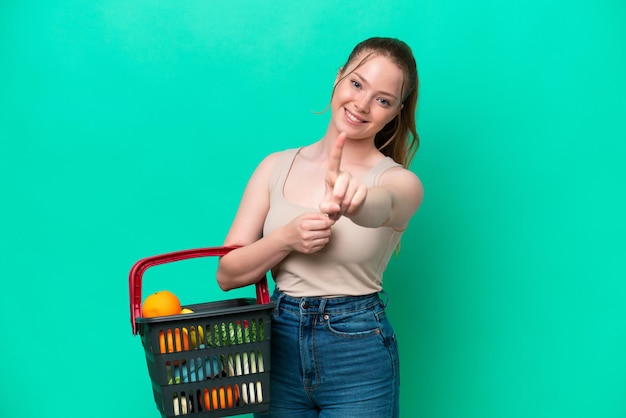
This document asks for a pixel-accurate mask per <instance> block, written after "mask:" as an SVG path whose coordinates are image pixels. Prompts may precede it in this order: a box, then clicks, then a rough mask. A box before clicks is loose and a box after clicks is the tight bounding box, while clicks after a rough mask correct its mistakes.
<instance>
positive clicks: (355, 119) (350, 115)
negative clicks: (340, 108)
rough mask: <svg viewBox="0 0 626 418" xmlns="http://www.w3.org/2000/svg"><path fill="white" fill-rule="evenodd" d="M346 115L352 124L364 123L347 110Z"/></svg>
mask: <svg viewBox="0 0 626 418" xmlns="http://www.w3.org/2000/svg"><path fill="white" fill-rule="evenodd" d="M346 115H347V116H348V119H350V120H351V121H352V122H357V123H360V122H363V121H362V120H361V119H357V118H356V116H354V115H353V114H352V113H350V111H349V110H346Z"/></svg>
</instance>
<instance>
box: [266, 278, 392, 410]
mask: <svg viewBox="0 0 626 418" xmlns="http://www.w3.org/2000/svg"><path fill="white" fill-rule="evenodd" d="M272 299H273V300H274V301H275V302H276V309H275V310H274V312H273V315H272V342H271V344H272V353H271V357H272V366H271V367H272V368H271V373H270V412H269V413H266V414H257V415H256V417H257V418H260V417H263V418H397V417H399V395H400V393H399V389H400V375H399V372H400V369H399V359H398V345H397V341H396V336H395V333H394V331H393V328H392V327H391V324H390V323H389V321H388V320H387V318H386V316H385V305H384V304H383V303H382V301H381V300H380V298H379V296H378V294H372V295H367V296H350V297H339V298H318V297H304V298H294V297H291V296H288V295H286V294H284V293H283V292H281V291H280V290H278V289H277V290H276V291H275V292H274V295H273V296H272Z"/></svg>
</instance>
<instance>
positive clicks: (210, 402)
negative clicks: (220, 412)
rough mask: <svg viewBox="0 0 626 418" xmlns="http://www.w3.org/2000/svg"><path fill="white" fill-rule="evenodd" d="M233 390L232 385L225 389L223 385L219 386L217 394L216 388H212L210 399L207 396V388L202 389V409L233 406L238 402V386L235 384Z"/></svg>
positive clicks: (208, 409)
mask: <svg viewBox="0 0 626 418" xmlns="http://www.w3.org/2000/svg"><path fill="white" fill-rule="evenodd" d="M234 387H235V390H234V391H233V387H232V386H230V385H228V386H226V389H224V387H223V386H221V387H220V388H219V395H218V390H217V388H213V389H212V390H211V397H210V398H211V399H210V398H209V390H208V389H204V409H205V410H206V411H210V410H211V407H213V410H217V409H226V408H227V407H228V408H232V407H233V406H235V405H237V404H238V403H239V386H238V385H235V386H234Z"/></svg>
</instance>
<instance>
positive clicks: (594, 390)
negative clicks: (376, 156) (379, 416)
mask: <svg viewBox="0 0 626 418" xmlns="http://www.w3.org/2000/svg"><path fill="white" fill-rule="evenodd" d="M625 11H626V6H625V5H624V3H623V2H621V1H618V0H597V1H580V0H570V1H563V0H553V1H550V0H548V1H545V0H530V1H526V2H521V3H515V2H513V3H512V2H507V1H500V2H498V1H485V0H478V1H475V2H469V1H462V0H451V1H434V0H416V1H398V0H396V1H386V2H382V1H378V0H376V1H374V0H365V1H361V2H356V3H345V2H333V1H328V0H322V1H317V2H314V3H313V2H310V3H309V2H297V1H286V0H275V1H272V2H266V1H258V0H257V1H252V0H250V1H243V0H234V1H229V2H218V1H206V0H204V1H166V0H160V1H133V0H110V1H107V0H100V1H98V0H95V1H89V2H83V1H71V0H67V1H62V0H55V1H49V2H38V1H33V0H20V1H17V0H15V1H11V0H5V1H3V2H2V3H1V4H0V54H1V55H0V56H1V57H2V62H1V66H0V138H1V144H2V150H1V151H0V185H1V189H0V192H1V196H2V207H3V210H2V218H1V219H2V221H1V222H2V231H1V237H2V239H1V240H0V246H1V250H2V251H1V253H0V254H1V257H2V261H1V270H0V275H1V276H2V279H1V285H0V286H2V302H1V303H0V314H1V315H2V324H3V325H2V338H1V341H2V342H0V353H1V356H0V364H1V365H2V366H1V367H0V369H1V370H2V372H1V373H2V379H1V380H0V382H1V383H0V393H1V395H0V398H1V401H0V415H1V416H3V417H20V418H35V417H36V418H42V417H57V416H64V417H94V418H98V417H116V418H125V417H146V418H149V417H156V416H158V414H157V410H156V408H155V406H154V402H153V399H152V394H151V392H150V382H149V379H148V374H147V369H146V364H145V358H144V355H143V351H142V347H141V343H140V340H139V338H138V337H133V336H132V335H131V328H130V322H129V309H128V306H129V305H128V304H129V300H128V290H127V274H128V271H129V269H130V267H131V266H132V264H133V263H134V262H135V261H137V260H138V259H140V258H143V257H146V256H150V255H154V254H159V253H163V252H169V251H173V250H179V249H187V248H195V247H201V246H211V245H219V244H220V243H221V242H222V239H223V237H224V235H225V233H226V231H227V228H228V225H229V223H230V221H231V218H232V216H233V214H234V211H235V209H236V207H237V204H238V200H239V197H240V195H241V192H242V190H243V187H244V185H245V182H246V180H247V178H248V176H249V175H250V173H251V172H252V170H253V168H254V167H255V166H256V164H257V163H258V162H259V161H260V159H261V158H262V157H263V156H264V155H266V154H267V153H269V152H272V151H275V150H280V149H283V148H287V147H293V146H297V145H301V144H306V143H310V142H313V141H315V140H316V139H318V138H319V137H320V136H321V135H322V134H323V132H324V130H325V127H326V123H327V117H328V115H318V114H316V113H315V112H316V111H320V110H323V109H324V108H325V106H326V104H327V102H328V100H329V94H330V90H331V87H332V83H333V81H334V77H335V75H336V72H337V70H338V68H339V66H340V65H341V64H342V63H343V61H344V60H345V58H346V57H347V54H348V53H349V52H350V49H351V48H352V46H353V45H354V44H355V43H356V42H358V41H360V40H362V39H364V38H366V37H369V36H374V35H383V36H394V37H399V38H402V39H404V40H405V41H407V42H408V43H409V44H410V45H412V47H413V49H414V52H415V55H416V57H417V60H418V66H419V70H420V75H421V82H422V88H421V99H420V110H419V130H420V132H421V136H422V145H421V148H420V151H419V153H418V155H417V157H416V159H415V161H414V164H413V166H412V168H413V170H414V171H415V172H416V173H417V174H418V175H419V176H420V178H421V179H422V181H423V183H424V185H425V190H426V194H425V200H424V203H423V206H422V208H421V209H420V211H419V212H418V214H417V216H416V217H415V218H414V221H413V222H412V224H411V226H410V229H409V231H408V232H407V233H406V235H405V238H404V240H403V244H402V250H401V252H400V254H399V256H398V257H397V258H396V259H393V260H392V262H391V264H390V267H389V270H388V273H387V275H386V277H385V284H386V289H387V291H388V293H389V294H390V296H391V304H390V307H389V314H390V316H391V318H392V321H393V322H394V324H395V327H396V331H397V333H398V336H399V341H400V349H401V356H402V401H401V403H402V417H403V418H413V417H428V418H528V417H542V418H543V417H545V418H556V417H563V418H578V417H580V418H583V417H584V418H592V417H593V418H596V417H603V418H609V417H611V418H618V417H621V418H623V417H625V416H626V397H625V394H626V325H625V320H626V303H625V296H626V284H625V280H624V279H625V278H626V274H624V271H625V269H624V260H625V259H626V250H625V245H624V235H625V233H626V227H625V225H626V224H625V222H624V213H626V210H625V209H626V208H625V206H626V205H625V199H624V197H623V195H624V185H625V184H626V181H625V180H626V178H625V175H624V169H623V164H624V163H623V161H624V160H625V158H626V152H625V151H626V145H625V144H626V130H625V128H624V122H625V121H626V101H625V97H626V81H625V79H624V74H626V45H625V42H624V40H625V39H626V26H625V25H624V22H625V21H626V12H625ZM179 264H180V265H168V266H161V267H158V268H155V269H153V270H154V271H153V270H150V271H149V272H148V273H146V276H145V278H144V293H145V292H150V291H154V290H158V289H162V288H167V289H170V290H173V291H175V292H176V293H177V294H179V296H180V297H181V299H183V302H184V303H192V302H205V301H209V300H219V299H224V298H227V297H231V296H232V297H237V296H240V295H251V294H252V289H244V290H240V291H237V292H232V293H230V294H223V293H222V292H221V291H219V290H218V288H217V286H216V285H215V283H214V280H213V274H214V272H213V269H214V264H212V261H211V260H196V261H190V262H183V263H179ZM364 367H367V365H364Z"/></svg>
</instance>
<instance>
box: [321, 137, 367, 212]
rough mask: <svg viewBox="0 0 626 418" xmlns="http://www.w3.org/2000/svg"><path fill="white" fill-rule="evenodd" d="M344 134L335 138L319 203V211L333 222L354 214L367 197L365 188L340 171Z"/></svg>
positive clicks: (349, 175) (348, 174) (345, 172)
mask: <svg viewBox="0 0 626 418" xmlns="http://www.w3.org/2000/svg"><path fill="white" fill-rule="evenodd" d="M345 142H346V134H345V133H343V132H342V133H340V134H339V135H338V136H337V139H336V141H335V145H334V146H333V148H332V150H331V151H330V156H329V159H328V168H327V171H326V194H325V196H324V200H323V201H322V202H321V203H320V211H321V212H322V213H325V214H327V215H328V216H329V218H331V219H333V220H337V219H339V218H340V217H341V215H344V214H345V215H351V214H353V213H356V212H357V211H358V210H359V208H360V207H361V205H362V204H363V202H364V201H365V197H366V196H367V188H366V187H365V186H364V185H363V184H361V182H360V181H358V180H357V179H356V178H354V177H352V175H351V174H350V173H349V172H347V171H341V158H342V154H343V146H344V144H345Z"/></svg>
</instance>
